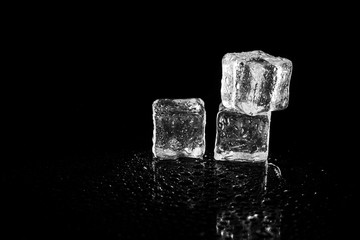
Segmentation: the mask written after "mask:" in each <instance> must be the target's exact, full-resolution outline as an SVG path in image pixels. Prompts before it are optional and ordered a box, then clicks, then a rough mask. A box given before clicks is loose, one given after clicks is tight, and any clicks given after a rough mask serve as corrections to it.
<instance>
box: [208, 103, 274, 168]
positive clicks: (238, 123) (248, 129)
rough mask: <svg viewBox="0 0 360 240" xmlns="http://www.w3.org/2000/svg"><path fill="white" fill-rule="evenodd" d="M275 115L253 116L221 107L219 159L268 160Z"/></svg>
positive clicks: (217, 129)
mask: <svg viewBox="0 0 360 240" xmlns="http://www.w3.org/2000/svg"><path fill="white" fill-rule="evenodd" d="M270 117H271V112H268V113H265V114H262V115H256V116H249V115H246V114H243V113H241V112H239V111H236V110H235V109H227V108H225V107H224V106H223V105H222V104H220V108H219V112H218V114H217V118H216V140H215V150H214V158H215V159H216V160H237V161H266V159H267V157H268V145H269V134H270Z"/></svg>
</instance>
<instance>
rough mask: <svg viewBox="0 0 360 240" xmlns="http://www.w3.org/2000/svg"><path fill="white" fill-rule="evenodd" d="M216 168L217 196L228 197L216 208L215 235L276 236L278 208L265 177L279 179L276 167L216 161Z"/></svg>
mask: <svg viewBox="0 0 360 240" xmlns="http://www.w3.org/2000/svg"><path fill="white" fill-rule="evenodd" d="M216 171H217V172H216V175H217V176H218V177H219V183H220V184H219V188H218V190H217V195H225V196H228V199H227V201H225V202H223V203H222V204H220V205H219V208H218V211H217V216H216V234H217V236H218V238H219V239H264V238H266V239H279V238H280V222H281V211H280V206H279V205H277V204H276V201H271V200H270V199H271V198H272V197H271V193H272V189H271V188H272V186H271V185H270V186H268V177H269V175H270V177H271V182H272V181H273V180H274V178H275V180H279V179H280V178H281V175H280V169H279V168H278V167H277V166H276V165H274V164H270V165H269V164H267V163H264V162H263V163H245V162H218V163H216ZM269 172H270V174H269ZM272 184H273V182H272Z"/></svg>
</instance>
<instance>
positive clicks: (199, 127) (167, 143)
mask: <svg viewBox="0 0 360 240" xmlns="http://www.w3.org/2000/svg"><path fill="white" fill-rule="evenodd" d="M152 108H153V124H154V130H153V147H152V151H153V154H154V156H155V157H157V158H160V159H176V158H179V157H191V158H202V156H203V155H204V152H205V124H206V112H205V106H204V102H203V100H201V99H200V98H189V99H158V100H156V101H154V103H153V105H152Z"/></svg>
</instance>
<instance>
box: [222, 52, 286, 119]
mask: <svg viewBox="0 0 360 240" xmlns="http://www.w3.org/2000/svg"><path fill="white" fill-rule="evenodd" d="M291 73H292V62H291V61H290V60H288V59H285V58H280V57H273V56H271V55H269V54H266V53H264V52H263V51H252V52H242V53H227V54H225V56H224V57H223V59H222V79H221V100H222V103H223V104H224V106H225V107H227V108H236V109H238V110H239V111H242V112H244V113H246V114H248V115H256V114H260V113H265V112H268V111H275V110H282V109H285V108H287V106H288V104H289V87H290V78H291Z"/></svg>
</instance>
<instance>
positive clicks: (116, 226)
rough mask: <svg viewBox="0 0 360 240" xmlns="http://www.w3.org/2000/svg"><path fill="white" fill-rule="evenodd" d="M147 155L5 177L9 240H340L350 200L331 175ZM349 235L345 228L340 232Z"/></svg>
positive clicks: (84, 158)
mask: <svg viewBox="0 0 360 240" xmlns="http://www.w3.org/2000/svg"><path fill="white" fill-rule="evenodd" d="M269 162H270V164H269V165H265V164H264V163H239V162H218V161H214V160H212V157H211V154H210V155H207V156H206V157H205V158H204V160H194V159H180V160H178V161H154V160H153V159H152V155H151V152H150V151H143V152H131V153H129V152H128V153H117V154H109V153H105V154H100V153H92V154H89V153H80V152H78V153H76V154H75V153H73V154H70V155H68V156H64V157H63V158H61V159H57V160H55V159H54V161H38V162H37V164H33V165H31V166H26V167H24V168H17V169H14V170H12V171H8V172H7V173H6V174H5V175H4V176H3V179H4V180H5V183H7V184H6V186H5V190H9V194H6V196H5V200H6V201H5V205H4V206H5V208H6V210H7V211H6V213H8V214H6V215H5V216H6V223H5V228H4V229H5V230H6V231H9V232H10V233H11V234H12V235H13V236H14V238H21V237H23V238H24V239H28V238H33V237H36V238H38V239H39V238H40V239H54V238H55V239H56V238H69V237H76V238H81V239H86V238H115V239H333V238H336V237H341V238H342V239H346V237H347V236H350V235H351V234H352V233H353V232H354V229H353V228H352V224H353V221H352V220H350V219H349V216H351V215H352V214H350V213H349V212H351V211H352V205H351V204H352V201H353V194H352V193H351V191H349V188H345V187H344V185H343V182H342V181H341V179H337V178H336V175H334V174H333V173H332V171H330V170H329V169H326V168H322V167H320V166H319V164H318V165H315V164H314V163H313V162H307V163H306V162H304V163H302V164H289V161H285V160H284V159H282V160H281V159H275V158H274V159H270V160H269ZM347 227H348V228H347Z"/></svg>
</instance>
